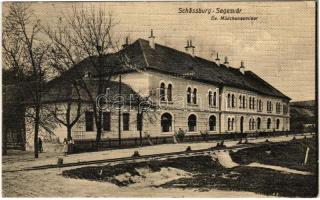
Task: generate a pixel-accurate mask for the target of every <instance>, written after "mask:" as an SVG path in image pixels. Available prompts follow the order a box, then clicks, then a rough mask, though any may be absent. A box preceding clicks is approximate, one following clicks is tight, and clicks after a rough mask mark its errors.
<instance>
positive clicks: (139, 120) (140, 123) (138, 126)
mask: <svg viewBox="0 0 320 200" xmlns="http://www.w3.org/2000/svg"><path fill="white" fill-rule="evenodd" d="M142 123H143V122H142V115H141V114H139V113H137V131H140V130H141V131H142Z"/></svg>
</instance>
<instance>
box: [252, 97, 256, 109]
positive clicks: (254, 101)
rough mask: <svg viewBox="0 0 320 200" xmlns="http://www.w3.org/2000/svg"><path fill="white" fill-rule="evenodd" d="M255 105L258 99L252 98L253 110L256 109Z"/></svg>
mask: <svg viewBox="0 0 320 200" xmlns="http://www.w3.org/2000/svg"><path fill="white" fill-rule="evenodd" d="M255 104H256V99H255V98H254V97H253V98H252V109H253V110H254V108H255V107H256V106H255Z"/></svg>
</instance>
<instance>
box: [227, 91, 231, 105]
mask: <svg viewBox="0 0 320 200" xmlns="http://www.w3.org/2000/svg"><path fill="white" fill-rule="evenodd" d="M227 101H228V102H227V105H228V108H230V103H231V96H230V94H228V99H227Z"/></svg>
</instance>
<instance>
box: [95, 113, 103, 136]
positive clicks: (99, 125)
mask: <svg viewBox="0 0 320 200" xmlns="http://www.w3.org/2000/svg"><path fill="white" fill-rule="evenodd" d="M101 122H102V111H101V110H99V111H98V113H97V119H96V127H97V137H96V142H100V141H101V134H102V123H101Z"/></svg>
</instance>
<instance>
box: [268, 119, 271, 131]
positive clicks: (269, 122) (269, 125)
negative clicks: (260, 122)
mask: <svg viewBox="0 0 320 200" xmlns="http://www.w3.org/2000/svg"><path fill="white" fill-rule="evenodd" d="M270 128H271V119H270V118H268V120H267V129H270Z"/></svg>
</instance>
